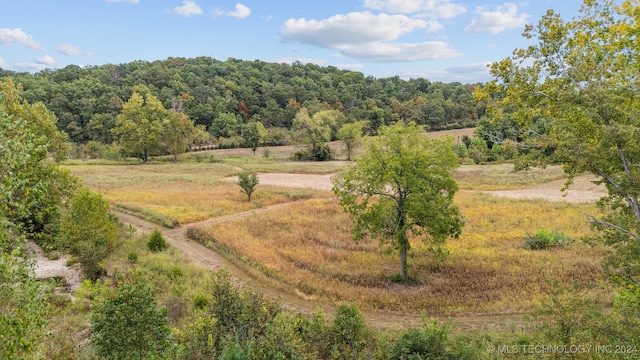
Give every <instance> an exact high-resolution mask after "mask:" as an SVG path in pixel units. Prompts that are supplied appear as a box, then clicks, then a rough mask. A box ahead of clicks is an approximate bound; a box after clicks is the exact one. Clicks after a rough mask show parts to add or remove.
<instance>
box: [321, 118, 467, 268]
mask: <svg viewBox="0 0 640 360" xmlns="http://www.w3.org/2000/svg"><path fill="white" fill-rule="evenodd" d="M379 132H380V136H379V137H378V138H372V139H369V141H368V142H367V144H366V147H365V151H364V153H363V154H362V155H361V156H360V157H358V158H357V159H355V161H354V163H353V164H352V165H350V166H348V167H346V168H345V169H343V170H341V171H340V172H339V174H338V175H337V176H335V177H334V178H333V192H334V193H335V195H336V197H337V198H338V200H339V201H340V205H341V206H342V207H343V208H344V209H345V211H346V212H347V213H348V214H349V215H350V216H351V218H352V220H353V223H354V227H353V231H352V232H353V236H354V239H355V240H356V241H357V240H361V239H362V238H364V237H365V236H366V235H371V236H372V237H375V238H379V239H380V240H381V242H382V243H389V244H390V245H391V246H392V248H393V249H395V250H397V251H399V252H400V275H401V277H402V279H403V280H407V251H408V250H409V249H410V248H411V243H410V239H409V234H413V235H415V236H416V237H417V238H421V239H422V240H423V241H427V242H429V243H430V244H431V245H432V248H433V249H434V250H441V245H442V244H444V242H445V241H446V239H447V238H448V237H450V236H458V235H459V234H460V233H461V231H462V224H463V223H462V218H461V215H460V211H459V209H458V208H457V207H456V206H454V205H453V196H454V194H455V193H456V191H457V190H458V186H457V184H456V182H455V180H454V179H453V177H452V175H451V172H452V170H454V169H455V168H456V167H457V166H458V162H457V157H456V154H455V153H454V152H453V150H452V140H451V139H449V138H443V139H435V140H430V139H428V138H427V137H426V136H424V134H422V131H421V128H420V127H419V126H418V125H416V124H415V123H409V124H408V125H407V126H406V127H405V126H404V125H402V124H400V123H399V124H396V125H394V126H390V127H382V128H380V130H379Z"/></svg>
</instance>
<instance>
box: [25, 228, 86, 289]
mask: <svg viewBox="0 0 640 360" xmlns="http://www.w3.org/2000/svg"><path fill="white" fill-rule="evenodd" d="M27 249H29V251H30V252H31V253H32V254H34V255H35V256H36V267H35V276H36V278H37V279H49V278H63V279H65V282H66V284H67V292H70V293H73V292H74V291H76V290H77V289H78V287H80V282H82V269H81V268H80V264H74V265H72V266H67V260H68V259H69V257H68V256H63V257H61V258H60V259H58V260H49V259H47V257H46V256H45V255H44V251H42V249H41V248H40V246H39V245H38V244H36V243H35V242H34V241H32V240H29V242H28V243H27Z"/></svg>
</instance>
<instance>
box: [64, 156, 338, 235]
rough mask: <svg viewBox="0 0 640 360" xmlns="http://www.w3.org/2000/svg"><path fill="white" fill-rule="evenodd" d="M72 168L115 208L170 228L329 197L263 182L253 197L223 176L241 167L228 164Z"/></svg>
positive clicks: (316, 192) (74, 172)
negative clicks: (302, 200)
mask: <svg viewBox="0 0 640 360" xmlns="http://www.w3.org/2000/svg"><path fill="white" fill-rule="evenodd" d="M69 169H70V170H71V172H72V173H73V174H75V175H77V176H79V177H80V178H82V179H83V181H84V183H85V184H86V185H87V186H89V188H91V189H92V190H94V191H97V192H99V193H100V194H102V195H103V196H104V197H105V199H106V200H107V201H109V202H110V203H111V204H113V205H114V207H115V208H117V209H120V210H123V211H128V212H131V213H133V214H135V215H138V216H141V217H143V218H146V219H148V220H150V221H153V222H156V223H159V224H160V225H165V226H170V227H172V226H178V225H184V224H189V223H193V222H197V221H201V220H205V219H209V218H212V217H218V216H224V215H230V214H235V213H239V212H243V211H248V210H252V209H256V208H259V207H262V206H269V205H273V204H279V203H283V202H288V201H294V200H299V199H308V198H312V197H314V196H327V195H326V194H325V195H323V194H322V192H319V191H315V190H312V189H295V190H291V189H286V188H281V187H277V186H264V185H258V186H257V190H256V192H255V193H254V194H253V196H252V198H251V202H248V201H247V196H246V195H245V194H243V193H242V192H241V191H240V187H239V186H238V185H237V184H235V183H230V182H226V181H221V180H220V179H222V178H223V177H226V176H232V175H235V174H236V173H237V172H238V169H237V168H235V167H232V166H229V165H224V164H189V163H178V164H153V165H132V166H131V165H130V166H125V165H121V166H116V165H114V166H109V165H92V166H80V165H75V166H69Z"/></svg>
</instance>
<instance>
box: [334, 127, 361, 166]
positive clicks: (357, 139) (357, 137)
mask: <svg viewBox="0 0 640 360" xmlns="http://www.w3.org/2000/svg"><path fill="white" fill-rule="evenodd" d="M366 126H367V122H366V121H357V122H353V123H349V124H344V125H342V127H341V128H340V130H338V139H339V140H340V141H342V142H343V143H344V146H345V147H346V148H347V160H348V161H351V155H352V153H353V150H355V149H356V148H357V147H359V146H360V145H362V130H363V129H364V128H365V127H366Z"/></svg>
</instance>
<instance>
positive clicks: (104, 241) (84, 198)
mask: <svg viewBox="0 0 640 360" xmlns="http://www.w3.org/2000/svg"><path fill="white" fill-rule="evenodd" d="M117 236H118V230H117V228H116V225H115V222H114V221H113V218H112V217H111V215H110V214H109V203H107V202H106V200H104V199H103V198H102V195H100V194H96V193H94V192H91V191H90V190H89V189H87V188H83V189H81V190H80V191H79V192H78V194H77V195H76V196H74V197H73V198H72V199H71V200H70V201H69V209H68V210H67V211H66V212H64V213H63V215H62V219H61V224H60V238H61V240H62V244H63V245H64V246H65V247H66V248H68V249H70V250H71V252H72V254H74V255H75V256H77V257H78V261H79V262H80V264H81V265H82V269H83V270H84V273H85V276H87V277H88V278H90V279H91V280H96V279H97V278H98V277H100V275H101V274H102V273H103V272H104V270H103V267H102V261H103V260H104V259H105V258H106V257H107V255H109V253H110V251H111V250H113V248H114V247H115V245H116V238H117Z"/></svg>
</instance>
